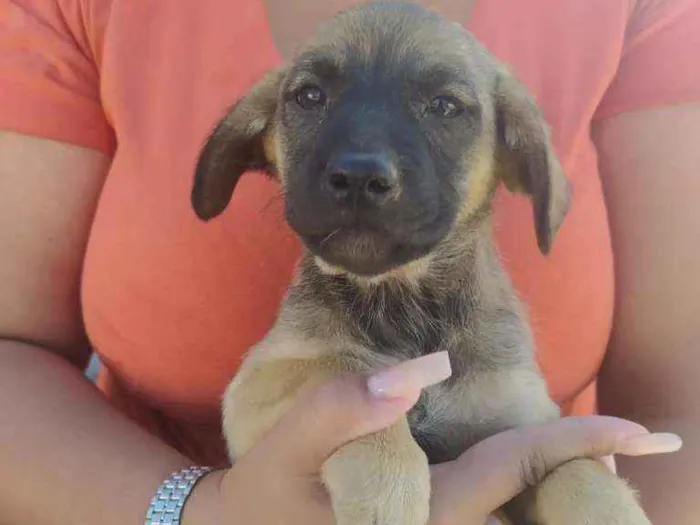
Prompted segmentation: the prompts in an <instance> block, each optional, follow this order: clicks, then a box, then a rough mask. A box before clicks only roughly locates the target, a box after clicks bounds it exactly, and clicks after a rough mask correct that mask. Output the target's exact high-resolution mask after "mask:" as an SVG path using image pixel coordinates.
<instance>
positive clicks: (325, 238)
mask: <svg viewBox="0 0 700 525" xmlns="http://www.w3.org/2000/svg"><path fill="white" fill-rule="evenodd" d="M342 229H343V228H342V227H340V228H336V229H335V230H333V231H332V232H331V233H329V234H328V235H326V236H325V237H324V238H323V240H322V241H321V242H320V244H319V247H320V248H323V246H324V244H326V243H327V242H328V241H330V240H331V239H332V238H333V236H334V235H336V234H337V233H338V232H340V230H342Z"/></svg>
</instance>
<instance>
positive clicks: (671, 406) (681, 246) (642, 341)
mask: <svg viewBox="0 0 700 525" xmlns="http://www.w3.org/2000/svg"><path fill="white" fill-rule="evenodd" d="M594 139H595V142H596V144H597V147H598V149H599V154H600V166H601V173H602V178H603V181H604V189H605V194H606V199H607V203H608V208H609V217H610V224H611V232H612V239H613V248H614V254H615V266H616V272H615V273H616V283H617V284H616V287H617V294H616V295H617V300H616V315H615V321H614V330H613V336H612V340H611V342H610V349H609V356H608V358H607V360H606V362H605V363H604V367H603V370H602V376H601V378H600V404H601V410H602V411H603V412H604V413H608V414H615V415H619V416H624V417H627V418H631V419H633V420H634V421H638V422H640V423H641V424H643V425H645V426H648V427H650V428H651V429H654V428H664V429H667V430H669V431H673V432H676V433H678V434H680V435H681V436H682V437H683V440H684V449H683V450H682V451H681V452H680V453H679V454H677V455H674V456H670V457H662V458H658V459H655V458H650V459H646V460H643V461H636V462H634V463H628V462H626V461H621V462H620V466H619V471H620V472H621V473H622V474H623V475H626V476H629V477H630V478H631V480H632V482H633V483H634V484H635V485H637V486H638V488H639V489H640V492H641V497H642V500H643V502H644V504H645V506H646V507H647V509H648V510H649V513H650V516H651V519H652V521H653V523H654V524H655V525H684V524H687V525H691V524H695V523H697V522H698V517H699V516H700V499H698V494H699V493H700V403H699V402H698V399H700V274H699V273H698V268H700V206H699V205H698V197H699V196H700V104H695V105H680V106H676V107H667V108H660V109H655V110H647V111H637V112H630V113H625V114H620V115H618V116H615V117H611V118H608V119H605V120H603V121H601V122H600V123H598V125H597V126H596V128H595V130H594Z"/></svg>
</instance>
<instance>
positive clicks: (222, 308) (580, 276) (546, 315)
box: [83, 0, 631, 432]
mask: <svg viewBox="0 0 700 525" xmlns="http://www.w3.org/2000/svg"><path fill="white" fill-rule="evenodd" d="M306 3H309V2H304V4H306ZM336 3H337V2H336ZM270 4H271V6H274V4H279V2H270ZM451 4H452V5H451V8H450V12H451V13H455V11H454V9H455V8H454V4H455V3H454V2H451ZM289 5H290V7H289V8H288V9H290V10H291V9H295V8H294V7H291V6H293V5H295V4H294V3H290V4H289ZM630 9H631V7H630V3H629V1H627V0H587V1H585V2H581V1H579V0H564V1H562V0H527V1H525V0H517V1H516V0H480V1H477V3H476V5H475V7H474V8H473V11H472V13H471V18H470V22H469V24H468V28H469V29H470V30H472V31H473V32H474V33H475V35H476V36H477V38H479V39H480V40H481V41H482V42H483V43H484V44H485V45H486V47H487V48H488V49H489V50H491V51H492V52H493V53H494V54H495V55H496V56H497V57H499V58H501V59H503V60H505V61H506V62H508V63H509V64H510V65H511V67H512V69H513V70H514V71H515V73H516V74H517V75H518V76H519V78H521V79H522V80H523V81H524V83H525V84H526V85H527V86H528V87H529V88H530V89H531V91H532V92H533V94H534V95H535V97H536V98H537V100H538V102H539V103H540V105H541V107H542V108H543V111H544V113H545V116H546V117H547V119H548V121H549V123H550V124H551V126H552V129H553V140H554V143H555V147H556V149H557V152H558V153H559V155H560V157H561V160H562V163H563V165H564V168H565V170H566V172H567V175H568V176H569V178H570V180H571V182H572V185H573V191H574V193H573V206H572V209H571V212H570V214H569V216H568V217H567V219H566V221H565V222H564V226H563V228H562V230H561V233H560V235H559V236H558V237H557V239H556V242H555V245H554V250H553V253H552V254H551V255H550V257H549V258H544V257H542V256H541V255H540V254H539V252H538V250H537V244H536V242H535V238H534V228H533V224H532V210H531V208H530V204H529V202H528V201H527V200H526V199H524V198H522V197H517V198H516V197H512V196H510V195H508V194H506V193H505V191H503V192H501V193H500V194H499V196H498V200H497V204H496V221H495V223H496V239H497V246H498V248H499V250H500V252H501V254H502V256H503V260H504V263H505V265H506V268H507V269H508V271H509V272H510V274H511V275H512V277H513V280H514V284H515V286H516V289H517V290H518V291H519V293H520V295H521V297H522V298H523V300H524V301H525V303H526V304H527V305H528V311H529V314H530V317H531V321H532V324H533V329H534V332H535V336H536V341H537V343H538V348H539V358H540V362H541V364H542V366H543V370H544V372H545V375H546V377H547V380H548V382H549V385H550V388H551V391H552V394H553V397H554V398H555V400H556V401H558V402H559V403H561V404H562V406H564V407H565V410H567V411H578V412H586V411H590V410H592V405H591V399H592V398H591V396H590V392H591V386H590V385H591V380H592V379H593V378H594V376H595V375H596V372H597V368H598V366H599V364H600V361H601V359H602V357H603V354H604V352H605V347H606V344H607V340H608V336H609V331H610V325H611V316H612V305H613V297H612V296H613V277H612V275H613V272H612V255H611V249H610V241H609V234H608V224H607V219H606V211H605V207H604V200H603V195H602V189H601V183H600V180H599V176H598V172H597V168H596V157H595V152H594V148H593V145H592V143H591V140H590V137H589V129H590V123H591V119H592V117H593V115H594V112H595V110H596V106H597V104H598V102H599V101H600V99H601V97H602V96H603V94H604V92H605V89H606V87H607V86H608V84H609V82H610V81H611V79H612V76H613V75H614V72H615V68H616V63H617V60H618V57H619V56H620V52H621V47H622V44H623V37H624V31H625V25H626V21H627V17H628V16H629V11H630ZM93 16H94V20H92V23H93V27H92V28H91V32H92V33H91V38H92V39H93V41H94V42H95V49H96V54H97V61H98V66H99V68H100V77H101V95H102V98H103V104H104V107H105V111H106V114H107V116H108V118H109V119H110V123H111V125H112V126H113V127H114V130H115V134H116V137H117V144H118V146H117V150H116V153H115V156H114V161H113V165H112V167H111V170H110V173H109V176H108V179H107V181H106V184H105V187H104V190H103V195H102V198H101V201H100V205H99V208H98V212H97V216H96V218H95V222H94V226H93V230H92V234H91V239H90V243H89V247H88V254H87V258H86V263H85V272H84V279H83V301H84V302H83V304H84V316H85V324H86V328H87V330H88V334H89V336H90V338H91V341H92V343H93V345H94V346H95V348H96V350H97V352H98V353H99V355H100V356H101V358H102V360H103V362H104V363H105V365H106V367H107V370H108V372H107V376H106V377H105V378H103V383H102V384H103V386H105V388H106V389H107V390H109V391H111V392H112V395H114V396H121V397H124V398H129V399H130V401H135V402H136V403H137V404H138V405H141V406H146V407H149V408H150V409H153V410H154V411H155V412H158V413H162V414H164V415H165V416H167V419H169V420H171V421H175V422H178V421H179V422H184V423H183V426H184V427H187V426H188V424H189V423H192V424H193V425H194V426H196V425H202V428H204V427H206V426H209V428H210V430H212V431H213V432H216V425H217V424H218V410H219V400H220V398H221V395H222V392H223V390H224V388H225V386H226V384H227V383H228V381H229V380H230V379H231V377H232V376H233V374H234V373H235V371H236V368H237V366H238V364H239V363H240V359H241V357H242V355H243V354H244V352H245V351H246V350H247V349H248V348H249V347H250V346H251V345H253V344H254V343H255V342H257V341H258V340H259V339H260V338H262V337H263V335H264V334H265V332H266V331H267V330H268V329H269V328H270V326H271V324H272V323H273V322H274V319H275V315H276V313H277V309H278V306H279V301H280V299H281V298H282V296H283V294H284V292H285V288H286V286H287V285H288V283H289V281H290V278H291V276H292V273H293V269H294V265H295V262H296V260H297V257H298V255H299V253H300V246H299V244H298V242H297V240H296V239H295V238H294V236H293V235H292V234H291V232H290V231H289V230H288V228H287V227H286V225H285V223H284V220H283V217H282V213H281V210H282V206H281V204H282V203H281V197H280V194H279V191H278V188H277V187H276V185H275V184H274V183H273V182H270V181H268V180H267V179H265V178H264V177H262V176H260V175H258V174H250V175H248V176H246V177H244V179H243V180H242V182H241V184H240V186H239V188H238V189H237V191H236V194H235V196H234V198H233V200H232V202H231V205H230V206H229V208H228V209H227V210H226V211H225V213H224V214H223V216H222V217H221V218H220V219H217V220H216V221H213V222H211V223H208V224H203V223H201V222H200V221H199V220H197V218H196V217H195V215H194V213H193V211H192V210H191V207H190V190H191V185H192V178H193V168H194V163H195V159H196V155H197V153H198V150H199V148H200V147H201V146H202V144H203V142H204V140H205V137H206V135H207V134H208V132H209V131H210V130H211V128H212V126H213V125H214V123H215V122H216V121H217V120H218V118H219V117H220V116H221V115H222V113H223V111H224V110H225V109H226V108H227V107H228V106H229V105H230V104H232V103H233V102H235V101H236V99H237V98H238V97H240V96H241V95H242V94H243V93H244V92H245V91H246V90H247V89H248V88H249V87H250V86H251V85H252V84H253V83H254V82H255V81H256V80H257V79H258V78H259V77H260V76H261V75H262V74H263V73H264V72H265V71H267V70H268V69H270V68H273V67H275V66H276V65H278V64H279V63H280V60H281V59H280V53H279V52H278V50H277V49H276V47H275V43H274V40H273V38H272V35H271V31H270V25H269V23H268V13H267V12H266V7H265V5H264V3H263V1H262V0H240V1H230V0H201V1H198V2H161V1H156V0H140V1H139V2H127V1H124V0H112V1H111V3H110V2H103V3H101V4H100V9H96V10H95V11H94V13H93ZM275 16H277V19H279V16H278V15H275ZM272 19H275V17H272ZM465 20H466V14H465ZM309 27H311V25H310V26H309ZM288 51H289V50H288V49H285V50H284V54H285V55H286V54H288ZM587 387H588V393H587V394H586V396H587V397H586V401H585V402H584V404H583V405H580V406H578V407H574V406H572V403H573V402H574V401H575V400H576V398H577V395H578V394H580V393H581V392H582V391H583V390H584V389H586V388H587ZM116 392H119V394H116ZM193 428H194V427H193Z"/></svg>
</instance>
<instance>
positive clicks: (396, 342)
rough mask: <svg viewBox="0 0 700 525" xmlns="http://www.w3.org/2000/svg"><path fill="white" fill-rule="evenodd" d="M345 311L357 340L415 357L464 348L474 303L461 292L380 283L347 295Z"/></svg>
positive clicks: (378, 349) (380, 351)
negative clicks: (379, 286) (402, 288)
mask: <svg viewBox="0 0 700 525" xmlns="http://www.w3.org/2000/svg"><path fill="white" fill-rule="evenodd" d="M343 310H344V312H343V313H344V317H345V319H346V323H347V324H348V326H349V327H350V331H351V333H352V335H353V336H354V338H355V339H356V340H357V342H358V343H360V344H362V346H364V347H366V348H368V349H370V350H371V351H373V352H376V353H378V354H381V355H386V356H395V357H400V358H414V357H419V356H422V355H426V354H429V353H433V352H437V351H440V350H454V348H449V347H454V346H455V345H458V346H460V347H461V348H460V353H464V352H466V353H469V350H470V349H469V348H467V346H469V345H468V344H467V341H468V340H472V341H473V340H474V338H473V337H470V332H472V331H473V330H472V329H473V325H474V320H475V319H474V311H475V308H474V305H473V304H472V303H471V302H470V300H469V298H468V297H467V296H466V295H465V294H463V293H460V292H457V291H455V292H454V293H450V294H436V293H434V292H431V291H429V290H428V291H422V292H421V293H402V291H400V290H399V291H397V290H385V289H379V290H377V291H375V293H373V294H371V295H368V296H365V297H348V298H347V300H346V301H344V302H343Z"/></svg>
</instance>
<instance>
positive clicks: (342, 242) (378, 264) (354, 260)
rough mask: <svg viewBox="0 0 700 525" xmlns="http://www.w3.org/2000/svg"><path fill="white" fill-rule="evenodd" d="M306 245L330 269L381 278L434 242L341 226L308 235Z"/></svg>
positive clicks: (424, 250) (409, 261) (430, 248)
mask: <svg viewBox="0 0 700 525" xmlns="http://www.w3.org/2000/svg"><path fill="white" fill-rule="evenodd" d="M303 241H304V244H305V245H306V247H307V248H308V249H309V251H310V252H311V253H312V254H313V255H314V256H315V257H316V258H317V260H320V261H322V263H323V265H324V267H325V269H326V270H327V271H332V270H339V271H343V272H346V273H350V274H353V275H357V276H360V277H377V276H380V275H382V274H385V273H388V272H390V271H392V270H395V269H396V268H398V267H401V266H403V265H406V264H408V263H411V262H412V261H415V260H417V259H419V258H421V257H424V256H426V255H427V254H428V253H430V251H431V250H432V248H433V247H434V244H433V243H430V245H417V244H415V243H412V242H403V241H402V240H399V239H397V238H396V237H394V236H392V235H390V234H387V233H385V232H380V231H374V230H368V229H366V228H362V229H359V228H356V227H350V226H346V227H340V228H337V229H335V230H332V231H331V232H329V233H327V234H325V235H311V236H306V237H305V238H304V239H303Z"/></svg>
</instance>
